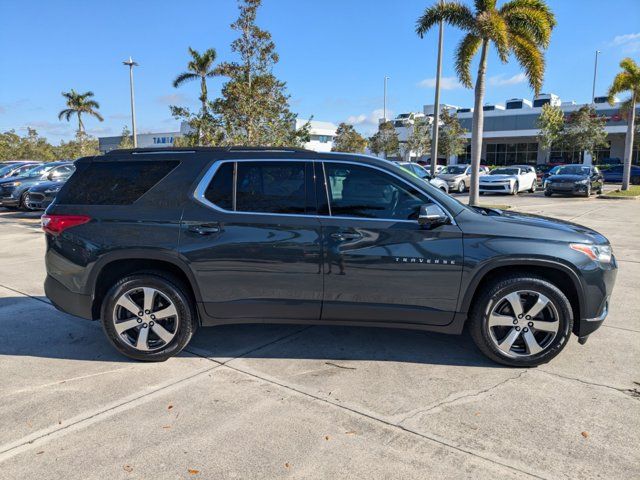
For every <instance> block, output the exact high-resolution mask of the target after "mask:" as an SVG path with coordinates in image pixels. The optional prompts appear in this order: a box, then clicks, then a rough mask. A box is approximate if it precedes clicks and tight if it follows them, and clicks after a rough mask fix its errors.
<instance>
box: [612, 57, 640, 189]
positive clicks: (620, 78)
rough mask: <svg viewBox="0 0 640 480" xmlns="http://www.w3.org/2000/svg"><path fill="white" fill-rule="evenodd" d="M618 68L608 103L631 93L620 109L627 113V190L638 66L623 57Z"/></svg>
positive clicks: (638, 95)
mask: <svg viewBox="0 0 640 480" xmlns="http://www.w3.org/2000/svg"><path fill="white" fill-rule="evenodd" d="M620 68H622V71H621V72H620V73H618V74H617V75H616V76H615V78H614V79H613V83H612V84H611V86H610V87H609V103H610V104H611V105H613V103H614V99H615V96H616V95H617V94H619V93H622V92H631V95H630V96H629V98H628V99H627V100H626V101H625V102H624V103H623V105H622V109H621V110H622V111H623V112H624V113H626V115H627V135H626V136H625V139H624V168H623V171H622V172H623V173H622V190H628V189H629V180H630V175H631V160H632V158H631V156H632V155H633V137H634V130H635V128H634V123H635V116H636V103H637V102H639V101H640V66H638V64H637V63H636V62H634V61H633V60H632V59H631V58H625V59H623V60H622V61H621V62H620Z"/></svg>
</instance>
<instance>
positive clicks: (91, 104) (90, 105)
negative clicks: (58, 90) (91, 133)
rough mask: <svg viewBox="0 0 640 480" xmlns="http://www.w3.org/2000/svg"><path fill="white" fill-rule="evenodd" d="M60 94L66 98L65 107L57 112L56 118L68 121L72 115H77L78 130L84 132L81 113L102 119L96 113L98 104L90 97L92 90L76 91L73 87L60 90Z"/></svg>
mask: <svg viewBox="0 0 640 480" xmlns="http://www.w3.org/2000/svg"><path fill="white" fill-rule="evenodd" d="M62 96H63V97H64V98H65V99H66V104H67V108H65V109H64V110H62V111H61V112H60V113H59V114H58V120H62V119H63V118H64V119H65V120H66V121H67V122H68V121H70V120H71V117H72V116H73V115H76V116H77V117H78V132H84V131H85V130H84V123H83V122H82V115H84V114H86V115H90V116H92V117H95V118H97V119H98V120H99V121H101V122H102V121H103V120H104V119H103V118H102V115H100V114H99V113H98V109H99V108H100V104H99V103H98V102H96V101H95V100H93V99H92V97H93V92H91V91H89V92H84V93H78V92H76V91H75V90H74V89H73V88H72V89H71V91H70V92H62Z"/></svg>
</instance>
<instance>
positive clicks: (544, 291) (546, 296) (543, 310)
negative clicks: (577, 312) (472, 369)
mask: <svg viewBox="0 0 640 480" xmlns="http://www.w3.org/2000/svg"><path fill="white" fill-rule="evenodd" d="M572 327H573V313H572V309H571V304H570V303H569V300H568V299H567V297H566V296H565V294H564V293H562V291H561V290H560V289H559V288H558V287H556V286H555V285H554V284H552V283H551V282H549V281H547V280H545V279H543V278H540V277H536V276H530V275H516V276H510V277H503V278H500V279H497V280H495V281H494V282H492V283H490V284H489V285H487V286H486V287H484V289H483V291H482V292H480V297H479V299H478V301H477V302H476V303H475V305H474V307H473V309H472V312H471V316H470V325H469V328H470V333H471V337H472V338H473V340H474V342H475V344H476V345H477V346H478V348H479V349H480V350H481V351H482V353H484V354H485V355H486V356H487V357H489V358H491V359H492V360H494V361H496V362H498V363H502V364H504V365H509V366H511V367H535V366H538V365H541V364H543V363H546V362H548V361H549V360H551V359H552V358H553V357H555V356H556V355H558V354H559V353H560V352H561V351H562V349H563V348H564V347H565V345H566V344H567V342H568V340H569V337H570V335H571V330H572Z"/></svg>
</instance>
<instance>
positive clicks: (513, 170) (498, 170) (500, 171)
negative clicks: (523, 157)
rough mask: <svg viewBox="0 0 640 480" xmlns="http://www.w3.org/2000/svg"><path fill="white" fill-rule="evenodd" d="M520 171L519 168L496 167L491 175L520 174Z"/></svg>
mask: <svg viewBox="0 0 640 480" xmlns="http://www.w3.org/2000/svg"><path fill="white" fill-rule="evenodd" d="M519 173H520V169H519V168H496V169H494V170H492V171H491V173H490V174H489V175H518V174H519Z"/></svg>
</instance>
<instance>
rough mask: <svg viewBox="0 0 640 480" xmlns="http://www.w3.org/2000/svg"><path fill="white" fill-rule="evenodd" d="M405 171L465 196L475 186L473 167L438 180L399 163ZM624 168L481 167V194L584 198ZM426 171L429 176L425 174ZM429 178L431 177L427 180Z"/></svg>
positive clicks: (634, 174) (450, 169)
mask: <svg viewBox="0 0 640 480" xmlns="http://www.w3.org/2000/svg"><path fill="white" fill-rule="evenodd" d="M399 164H400V165H401V166H403V167H404V168H405V169H407V170H410V171H412V172H413V173H415V174H416V175H418V176H419V177H421V178H424V179H427V180H429V181H430V182H431V183H432V184H435V185H436V186H437V187H439V188H441V189H442V190H444V191H446V192H457V193H464V192H466V191H467V189H468V188H469V185H470V183H471V166H470V165H466V164H460V165H447V166H438V168H437V169H436V176H435V178H431V175H430V174H429V172H428V171H427V170H426V168H428V166H427V165H421V164H417V163H409V162H399ZM622 169H623V167H622V165H607V166H606V167H605V168H603V169H602V170H601V169H600V168H599V167H597V166H593V165H583V164H568V165H565V164H560V163H553V164H545V165H538V166H536V167H533V166H531V165H510V166H504V167H497V168H494V169H490V168H488V167H486V166H481V167H480V179H479V192H480V195H484V194H486V193H504V194H510V195H516V194H518V193H520V192H525V191H527V192H531V193H533V192H535V191H536V190H537V189H538V188H539V187H542V189H543V190H544V193H545V195H546V196H551V195H553V194H565V195H584V196H590V195H591V194H592V193H598V194H600V193H602V188H603V186H604V183H605V182H615V183H620V182H621V181H622ZM425 172H426V173H425ZM427 176H428V178H427ZM631 183H633V184H640V167H638V166H635V165H634V166H632V167H631Z"/></svg>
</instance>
